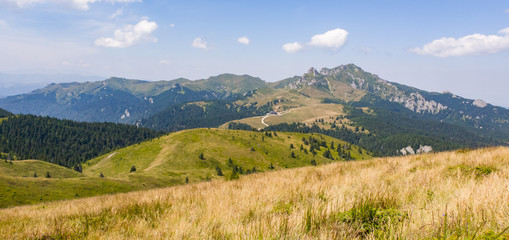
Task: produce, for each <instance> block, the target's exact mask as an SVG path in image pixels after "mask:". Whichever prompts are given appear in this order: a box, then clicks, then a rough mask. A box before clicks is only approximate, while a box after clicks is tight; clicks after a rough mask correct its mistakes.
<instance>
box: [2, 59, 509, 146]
mask: <svg viewBox="0 0 509 240" xmlns="http://www.w3.org/2000/svg"><path fill="white" fill-rule="evenodd" d="M0 107H3V108H5V109H6V110H8V111H11V112H13V113H24V114H35V115H47V116H52V117H57V118H65V119H72V120H78V121H89V122H104V121H107V122H116V123H129V124H136V125H138V126H144V127H149V128H152V129H157V130H165V131H178V130H182V129H188V128H198V127H218V126H221V125H224V124H226V123H228V122H231V121H237V120H238V123H240V124H241V125H235V126H241V128H242V129H249V128H255V129H258V128H260V129H263V128H265V127H267V126H269V125H271V127H273V128H274V129H275V130H276V129H278V130H282V129H283V128H284V129H288V127H286V126H281V128H277V126H275V125H277V124H279V123H288V124H289V123H293V122H296V123H302V124H304V125H305V126H306V127H307V128H309V129H310V130H305V131H314V132H322V133H324V132H325V131H339V130H338V129H340V128H341V129H342V130H341V131H342V132H341V134H339V133H337V132H335V133H330V134H331V135H333V136H336V137H339V136H343V137H346V136H350V137H349V139H350V142H351V143H352V144H359V145H360V146H361V147H365V148H366V149H368V150H370V151H372V152H374V153H378V154H380V155H390V154H394V153H396V152H399V150H400V149H402V148H405V147H407V146H408V145H412V146H413V148H414V149H418V148H419V147H420V146H419V145H420V144H423V145H424V144H430V143H440V146H438V147H437V148H436V149H441V150H446V149H452V148H460V147H479V146H490V145H499V144H503V143H507V142H509V110H508V109H505V108H502V107H497V106H493V105H491V104H489V103H486V102H484V101H482V100H479V99H478V100H473V99H466V98H462V97H460V96H456V95H454V94H451V93H436V92H428V91H424V90H420V89H417V88H413V87H410V86H406V85H402V84H399V83H395V82H390V81H387V80H385V79H382V78H380V77H379V76H378V75H376V74H372V73H369V72H366V71H364V70H363V69H361V68H360V67H358V66H356V65H354V64H347V65H341V66H338V67H335V68H322V69H320V70H317V69H315V68H310V69H309V70H308V71H307V72H306V73H304V74H303V75H302V76H294V77H290V78H287V79H284V80H281V81H279V82H274V83H268V82H265V81H263V80H261V79H260V78H257V77H252V76H249V75H234V74H221V75H218V76H214V77H209V78H207V79H201V80H195V81H191V80H188V79H184V78H179V79H175V80H171V81H156V82H148V81H142V80H130V79H124V78H110V79H107V80H104V81H96V82H86V83H62V84H50V85H48V86H46V87H45V88H42V89H38V90H35V91H33V92H31V93H28V94H22V95H17V96H11V97H7V98H4V99H0ZM268 112H273V113H276V114H277V115H278V116H280V118H268V119H269V120H271V119H272V121H274V122H271V121H269V123H267V122H264V121H262V119H261V117H257V116H263V115H265V114H266V113H268ZM287 113H289V114H288V115H286V116H285V117H281V116H282V115H284V114H287ZM276 120H277V121H276ZM242 124H244V125H242ZM311 125H318V129H322V130H318V129H317V128H312V126H311ZM224 126H228V124H226V125H224ZM301 127H304V126H301ZM307 128H306V129H307ZM361 128H366V130H365V131H364V130H363V131H360V130H359V129H361ZM313 129H314V130H313ZM447 129H449V130H447ZM293 131H304V130H303V129H296V128H293ZM348 131H350V132H352V133H348ZM352 134H353V135H352ZM465 138H468V139H465ZM363 141H364V145H363V143H362V142H363ZM396 143H397V144H396ZM405 144H408V145H405Z"/></svg>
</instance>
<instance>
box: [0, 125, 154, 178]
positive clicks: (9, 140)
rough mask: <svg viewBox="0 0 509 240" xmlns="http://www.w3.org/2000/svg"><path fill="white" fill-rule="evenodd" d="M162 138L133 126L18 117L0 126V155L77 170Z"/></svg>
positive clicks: (150, 131) (147, 130)
mask: <svg viewBox="0 0 509 240" xmlns="http://www.w3.org/2000/svg"><path fill="white" fill-rule="evenodd" d="M162 134H163V133H162V132H158V131H154V130H150V129H146V128H139V127H136V126H132V125H124V124H115V123H82V122H75V121H70V120H59V119H56V118H50V117H38V116H33V115H18V116H14V117H10V118H8V119H6V120H4V121H3V122H1V123H0V152H2V153H5V154H4V156H8V157H12V158H14V159H38V160H43V161H47V162H51V163H55V164H58V165H61V166H65V167H75V169H76V170H79V169H80V167H79V165H80V164H81V163H83V162H85V161H87V160H89V159H92V158H94V157H97V156H100V155H102V154H105V153H107V152H110V151H112V150H114V149H117V148H123V147H126V146H129V145H132V144H135V143H139V142H142V141H144V140H147V139H151V138H155V137H158V136H160V135H162Z"/></svg>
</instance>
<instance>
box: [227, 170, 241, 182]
mask: <svg viewBox="0 0 509 240" xmlns="http://www.w3.org/2000/svg"><path fill="white" fill-rule="evenodd" d="M235 179H239V174H237V171H235V170H233V171H232V173H231V174H230V176H229V177H228V180H235Z"/></svg>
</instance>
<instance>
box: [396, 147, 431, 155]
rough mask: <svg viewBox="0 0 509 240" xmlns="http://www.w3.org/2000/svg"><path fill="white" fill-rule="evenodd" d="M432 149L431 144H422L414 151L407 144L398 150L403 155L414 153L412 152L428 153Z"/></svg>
mask: <svg viewBox="0 0 509 240" xmlns="http://www.w3.org/2000/svg"><path fill="white" fill-rule="evenodd" d="M432 151H433V148H432V147H431V146H426V145H424V146H422V145H419V149H417V151H414V149H413V148H412V147H411V146H408V147H406V148H402V149H401V150H399V152H400V153H401V154H403V155H414V154H422V153H430V152H432Z"/></svg>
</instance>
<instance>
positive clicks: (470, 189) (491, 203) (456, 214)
mask: <svg viewBox="0 0 509 240" xmlns="http://www.w3.org/2000/svg"><path fill="white" fill-rule="evenodd" d="M508 203H509V148H502V147H499V148H491V149H479V150H462V151H456V152H445V153H438V154H427V155H418V156H408V157H397V158H382V159H374V160H368V161H356V162H335V163H332V164H328V165H323V166H318V167H303V168H298V169H288V170H281V171H277V172H266V173H259V174H254V175H248V176H244V177H241V178H240V179H239V180H235V181H228V182H225V181H224V180H217V181H211V182H206V183H199V184H191V185H186V186H177V187H171V188H166V189H157V190H149V191H143V192H133V193H126V194H117V195H108V196H100V197H93V198H88V199H77V200H71V201H63V202H55V203H48V204H42V205H35V206H24V207H15V208H11V209H3V210H0V238H10V239H26V238H38V239H41V238H49V239H53V238H56V239H59V238H73V239H75V238H87V239H133V238H139V239H167V238H171V239H239V238H243V239H254V238H257V239H345V238H347V239H360V238H367V239H375V238H383V239H387V238H392V239H396V238H399V239H422V238H428V239H430V238H432V239H437V238H440V239H441V238H449V237H450V238H468V239H470V238H474V237H477V238H483V239H496V238H499V239H503V238H505V239H507V238H508V237H509V235H508V232H507V229H506V228H507V227H508V226H509V204H508ZM504 229H505V230H504ZM504 231H505V232H504Z"/></svg>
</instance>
